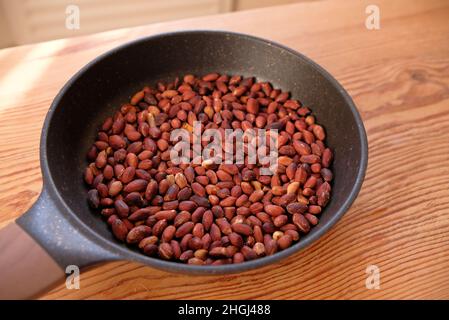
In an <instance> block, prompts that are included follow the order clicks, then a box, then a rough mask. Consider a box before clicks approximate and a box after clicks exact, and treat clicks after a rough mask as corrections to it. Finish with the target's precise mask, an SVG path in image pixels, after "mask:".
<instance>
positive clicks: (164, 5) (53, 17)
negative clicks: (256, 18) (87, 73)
mask: <svg viewBox="0 0 449 320" xmlns="http://www.w3.org/2000/svg"><path fill="white" fill-rule="evenodd" d="M304 1H312V0H160V1H158V0H0V48H5V47H12V46H17V45H22V44H28V43H34V42H39V41H45V40H53V39H59V38H67V37H73V36H78V35H83V34H90V33H95V32H100V31H106V30H112V29H117V28H124V27H132V26H138V25H145V24H150V23H155V22H160V21H167V20H176V19H183V18H190V17H196V16H202V15H211V14H219V13H226V12H232V11H240V10H248V9H255V8H260V7H268V6H273V5H281V4H288V3H293V2H304ZM69 5H76V6H78V7H79V9H80V18H81V19H80V26H81V28H79V29H76V30H71V29H68V28H66V24H65V21H66V17H67V13H66V8H67V6H69ZM204 27H205V28H207V26H204Z"/></svg>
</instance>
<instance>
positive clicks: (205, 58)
mask: <svg viewBox="0 0 449 320" xmlns="http://www.w3.org/2000/svg"><path fill="white" fill-rule="evenodd" d="M210 72H219V73H224V74H241V75H245V76H256V77H257V78H258V79H259V80H266V81H270V82H271V83H272V84H274V86H276V87H279V88H282V89H283V90H285V91H291V93H292V95H293V97H295V98H298V99H300V100H301V101H302V102H303V103H304V104H305V105H307V106H309V107H310V108H311V109H312V111H313V112H314V114H315V115H316V117H317V119H318V121H319V122H320V123H321V124H323V125H324V127H325V128H326V131H327V133H328V134H327V143H328V145H329V146H330V147H331V148H333V150H334V154H335V160H334V163H333V171H334V174H335V178H334V181H333V189H332V190H333V192H332V198H331V201H330V202H329V204H328V206H327V207H326V209H325V210H324V212H323V213H322V216H321V218H320V223H319V225H318V226H316V227H314V228H313V229H312V230H311V232H310V233H309V234H307V235H306V236H304V237H303V238H302V239H301V240H300V241H299V243H297V244H295V245H293V246H292V247H290V248H288V249H286V250H283V251H281V252H279V253H276V254H275V255H272V256H268V257H264V258H261V259H257V260H253V261H250V262H245V263H242V264H236V265H222V266H194V265H186V264H180V263H175V262H167V261H163V260H159V259H156V258H150V257H147V256H145V255H143V254H141V253H140V252H138V251H137V250H135V249H131V248H129V247H127V246H126V245H125V244H122V243H119V242H118V241H116V240H115V239H114V237H113V236H112V233H111V232H110V230H109V229H108V226H107V224H106V223H105V222H104V221H102V220H101V218H100V215H99V214H98V213H95V212H93V211H92V210H90V209H89V207H88V205H87V203H86V189H85V185H84V183H83V179H82V176H83V169H84V168H85V166H86V158H85V154H86V151H87V150H88V148H89V146H90V145H91V144H92V142H93V141H94V138H95V136H96V130H97V128H98V126H99V125H100V124H101V123H102V121H103V120H104V119H105V118H106V117H107V116H110V115H112V113H113V111H114V110H116V109H117V108H118V106H119V105H120V104H121V103H123V102H125V101H128V100H129V96H130V95H131V94H132V93H134V92H135V91H137V90H138V89H140V88H141V87H142V86H143V85H144V84H152V85H154V84H155V83H156V82H157V81H159V80H166V81H168V80H172V79H174V78H175V77H176V76H181V75H183V74H186V73H194V74H197V75H203V74H206V73H210ZM40 159H41V167H42V172H43V180H44V185H43V190H42V193H41V195H40V197H39V199H38V200H37V202H36V203H35V204H34V206H33V207H32V208H31V209H30V210H29V211H28V212H27V213H26V214H24V215H23V216H21V217H20V218H18V219H17V220H16V223H13V224H11V225H9V226H7V227H6V228H5V229H3V230H1V232H0V252H2V253H1V255H2V256H1V259H0V297H6V298H17V297H18V298H23V297H29V296H32V295H35V294H37V293H38V292H39V291H41V290H44V289H45V288H47V287H48V286H50V285H52V284H53V283H54V282H55V281H56V280H57V279H59V278H60V277H61V276H63V275H64V270H65V268H66V266H68V265H76V266H79V267H80V268H82V267H85V266H88V265H92V264H95V263H98V262H100V261H111V260H133V261H138V262H141V263H144V264H146V265H149V266H153V267H156V268H159V269H163V270H166V271H182V272H188V273H196V274H221V273H231V272H240V271H244V270H248V269H252V268H255V267H260V266H263V265H266V264H269V263H272V262H275V261H278V260H280V259H282V258H285V257H287V256H289V255H291V254H292V253H294V252H296V251H298V250H300V249H302V248H304V247H305V246H307V245H309V244H310V243H311V242H313V241H315V240H316V239H318V238H319V237H321V236H322V235H323V234H324V233H325V232H327V231H328V230H329V229H330V228H331V227H332V226H333V225H334V224H335V223H336V222H337V221H338V220H339V219H340V218H341V216H342V215H343V214H344V213H345V212H346V211H347V210H348V208H349V207H350V205H351V204H352V202H353V201H354V199H355V198H356V196H357V194H358V192H359V190H360V187H361V185H362V181H363V178H364V175H365V170H366V165H367V159H368V148H367V140H366V134H365V130H364V127H363V123H362V120H361V118H360V116H359V114H358V112H357V110H356V108H355V106H354V103H353V102H352V100H351V98H350V97H349V95H348V94H347V93H346V91H345V90H344V89H343V88H342V87H341V85H340V84H339V83H338V82H337V81H336V80H335V79H334V78H333V77H332V76H331V75H329V74H328V73H327V72H326V71H325V70H324V69H322V68H321V67H320V66H318V65H317V64H316V63H314V62H313V61H311V60H309V59H308V58H306V57H304V56H303V55H301V54H299V53H297V52H295V51H293V50H291V49H288V48H285V47H283V46H281V45H278V44H276V43H273V42H271V41H268V40H263V39H259V38H255V37H251V36H248V35H243V34H236V33H230V32H217V31H187V32H178V33H169V34H162V35H157V36H153V37H148V38H144V39H140V40H137V41H134V42H131V43H128V44H125V45H123V46H121V47H118V48H116V49H114V50H111V51H109V52H107V53H106V54H104V55H102V56H100V57H98V58H96V59H95V60H94V61H92V62H91V63H89V64H88V65H87V66H85V67H84V68H83V69H81V70H80V71H79V72H78V73H77V74H76V75H75V76H74V77H73V78H72V79H71V80H70V81H69V82H68V83H67V84H66V85H65V86H64V87H63V89H62V90H61V91H60V92H59V94H58V95H57V97H56V98H55V100H54V101H53V103H52V105H51V107H50V110H49V112H48V114H47V118H46V119H45V123H44V127H43V130H42V137H41V149H40ZM30 236H31V237H30ZM12 239H14V241H12Z"/></svg>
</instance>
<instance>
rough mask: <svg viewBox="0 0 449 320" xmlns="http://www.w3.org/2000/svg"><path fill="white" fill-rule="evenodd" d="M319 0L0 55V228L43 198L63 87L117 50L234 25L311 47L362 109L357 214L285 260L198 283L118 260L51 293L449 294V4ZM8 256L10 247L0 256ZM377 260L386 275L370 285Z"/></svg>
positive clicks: (240, 29) (165, 295)
mask: <svg viewBox="0 0 449 320" xmlns="http://www.w3.org/2000/svg"><path fill="white" fill-rule="evenodd" d="M370 3H371V1H368V2H363V1H318V2H307V3H301V4H295V5H288V6H279V7H272V8H265V9H260V10H254V11H247V12H239V13H232V14H226V15H221V16H211V17H204V18H195V19H191V20H183V21H175V22H168V23H160V24H153V25H149V26H143V27H137V28H129V29H121V30H117V31H112V32H107V33H101V34H95V35H90V36H86V37H81V38H72V39H63V40H57V41H51V42H45V43H39V44H35V45H28V46H22V47H17V48H11V49H4V50H1V51H0V137H1V139H0V227H2V226H4V225H6V224H7V223H8V222H9V221H12V220H13V219H15V218H16V217H18V216H19V215H21V214H22V213H23V212H25V211H26V210H27V209H28V208H29V207H30V206H31V205H32V204H33V202H34V201H35V200H36V198H37V196H38V194H39V192H40V190H41V187H42V181H41V172H40V168H39V161H38V159H39V152H38V149H39V136H40V130H41V127H42V123H43V120H44V116H45V114H46V112H47V109H48V107H49V105H50V103H51V101H52V99H53V97H54V96H55V95H56V93H57V92H58V90H59V89H60V88H61V87H62V85H63V84H64V83H65V82H66V81H67V80H68V79H69V78H70V77H71V76H72V75H73V74H74V73H75V72H76V71H77V70H78V69H79V68H81V67H82V66H83V65H84V64H86V63H87V62H88V61H90V60H91V59H93V58H95V57H96V56H97V55H99V54H100V53H103V52H105V51H107V50H109V49H111V48H113V47H115V46H117V45H119V44H122V43H124V42H127V41H129V40H132V39H135V38H138V37H141V36H146V35H150V34H155V33H160V32H166V31H172V30H184V29H206V28H207V29H226V30H232V31H238V32H245V33H249V34H254V35H257V36H261V37H265V38H269V39H272V40H275V41H277V42H280V43H283V44H285V45H287V46H290V47H292V48H294V49H297V50H298V51H300V52H302V53H304V54H306V55H307V56H309V57H310V58H312V59H313V60H315V61H317V62H318V63H319V64H321V65H322V66H323V67H325V68H326V69H327V70H329V71H330V72H331V73H332V74H333V75H334V76H335V77H336V78H337V79H338V80H339V81H340V82H341V83H342V84H343V86H344V87H345V88H346V89H347V90H348V91H349V93H350V94H351V96H352V97H353V98H354V101H355V103H356V105H357V106H358V108H359V110H360V112H361V115H362V117H363V120H364V123H365V126H366V129H367V132H368V140H369V166H368V172H367V176H366V179H365V182H364V185H363V188H362V191H361V193H360V195H359V197H358V198H357V200H356V201H355V203H354V205H353V206H352V208H351V209H350V211H349V212H348V213H347V214H346V215H345V216H344V217H343V219H342V220H341V221H340V222H339V223H338V224H337V225H336V226H335V227H334V228H333V229H332V230H331V231H330V232H329V233H328V234H326V235H325V236H324V237H323V238H321V239H320V240H319V241H317V242H316V243H314V244H313V245H311V246H310V247H308V248H307V249H306V250H303V251H302V252H300V253H298V254H295V255H293V256H292V257H290V258H288V259H286V260H283V261H281V262H279V263H277V264H274V265H270V266H267V267H264V268H261V269H257V270H254V271H249V272H245V273H242V274H235V275H227V276H214V277H200V276H195V277H192V276H186V275H180V274H171V273H166V272H162V271H158V270H154V269H152V268H149V267H146V266H142V265H139V264H136V263H131V262H114V263H108V264H104V265H102V266H97V267H94V268H91V269H90V270H87V271H85V272H83V273H82V275H81V289H80V290H67V289H66V288H65V286H64V285H63V284H61V285H60V286H58V287H57V288H55V289H54V290H53V291H51V292H49V293H48V294H46V295H45V296H43V298H46V299H48V298H50V299H54V298H62V299H78V298H99V299H109V298H113V299H140V298H145V299H164V298H165V299H173V298H177V299H179V298H192V299H197V298H200V299H211V298H216V299H220V298H240V299H257V298H267V299H322V298H324V299H330V298H337V299H347V298H350V299H372V298H375V299H378V298H416V299H419V298H446V299H447V298H449V23H448V21H449V2H448V1H445V0H441V1H433V0H432V1H429V0H424V1H413V2H411V1H406V0H399V1H386V0H385V1H383V0H381V1H376V4H377V5H378V6H379V8H380V18H381V24H380V26H381V29H380V30H368V29H367V28H366V27H365V18H366V16H367V15H366V13H365V7H366V5H368V4H370ZM0 254H1V253H0ZM368 265H376V266H378V267H379V269H380V276H381V284H380V289H379V290H373V289H371V290H370V289H367V288H366V286H365V280H366V277H367V274H366V273H365V271H366V268H367V266H368Z"/></svg>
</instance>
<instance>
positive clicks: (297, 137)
mask: <svg viewBox="0 0 449 320" xmlns="http://www.w3.org/2000/svg"><path fill="white" fill-rule="evenodd" d="M195 121H200V122H201V130H206V129H219V130H224V129H234V130H235V129H242V130H247V129H252V128H255V129H257V128H259V129H277V130H278V141H277V143H278V152H279V158H278V166H277V171H276V172H275V174H273V175H261V174H260V171H261V170H260V169H261V167H262V166H261V165H260V164H257V163H256V164H251V163H249V162H248V150H247V149H245V162H244V163H243V164H225V163H214V162H211V161H203V162H199V163H194V162H193V161H192V162H190V163H183V164H179V165H175V164H174V163H173V162H172V161H171V158H170V150H171V148H172V147H173V145H175V143H176V142H175V141H171V140H170V133H171V132H172V131H173V130H174V129H186V130H188V131H189V132H190V133H191V132H192V130H193V125H194V122H195ZM325 137H326V134H325V131H324V129H323V127H322V126H320V125H319V124H317V123H316V122H315V117H314V116H313V115H312V114H311V111H310V109H309V108H307V107H306V106H302V105H301V103H300V102H299V101H298V100H294V99H291V98H290V94H289V93H288V92H284V91H281V90H279V89H274V88H273V87H272V86H271V84H270V83H268V82H257V81H256V80H255V78H253V77H248V78H243V77H241V76H238V75H237V76H227V75H219V74H217V73H210V74H207V75H205V76H203V77H201V78H197V77H195V76H193V75H186V76H184V77H183V78H182V80H181V79H178V78H177V79H175V80H174V81H173V82H172V83H168V84H164V83H158V84H157V86H156V88H151V87H144V88H143V89H142V90H141V91H138V92H137V93H135V94H134V95H133V96H132V98H131V100H130V102H129V103H126V104H123V105H122V106H121V108H120V109H119V110H118V111H117V112H115V114H114V115H113V116H112V117H109V118H107V119H106V120H105V121H104V123H103V124H102V125H101V127H100V128H99V131H98V135H97V138H96V141H95V143H94V144H93V145H92V147H91V148H90V149H89V151H88V153H87V158H88V161H89V165H88V166H87V168H86V169H85V173H84V180H85V182H86V184H87V185H88V186H89V191H88V193H87V200H88V203H89V205H90V206H91V207H92V208H93V209H96V210H98V212H100V213H101V215H102V216H103V217H104V218H105V220H106V221H107V223H108V224H109V225H110V226H111V229H112V232H113V234H114V236H115V237H116V238H117V239H118V240H119V241H122V242H126V243H127V244H128V245H131V246H138V247H139V248H140V249H141V250H142V252H143V253H144V254H146V255H148V256H152V257H159V258H161V259H165V260H170V261H177V262H182V263H188V264H195V265H221V264H229V263H241V262H244V261H248V260H252V259H257V258H260V257H264V256H269V255H272V254H274V253H276V252H277V251H279V250H283V249H286V248H288V247H290V246H291V245H292V244H294V243H295V242H297V241H299V239H300V237H301V235H303V234H306V233H308V232H309V231H310V229H311V227H313V226H315V225H316V224H318V222H319V215H320V213H321V212H322V210H323V208H324V207H325V206H326V204H327V203H328V201H329V199H330V193H331V185H330V182H331V181H332V177H333V174H332V171H331V170H330V168H329V167H330V165H331V162H332V158H333V155H332V151H331V150H330V149H329V148H328V147H327V146H326V144H325V142H324V141H325ZM205 143H206V142H204V141H202V144H203V145H204V144H205ZM206 144H207V143H206Z"/></svg>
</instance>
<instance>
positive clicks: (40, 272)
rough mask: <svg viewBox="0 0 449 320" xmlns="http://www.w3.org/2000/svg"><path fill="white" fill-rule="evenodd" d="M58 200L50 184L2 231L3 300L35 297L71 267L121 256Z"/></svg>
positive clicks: (0, 293) (0, 288)
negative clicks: (97, 237)
mask: <svg viewBox="0 0 449 320" xmlns="http://www.w3.org/2000/svg"><path fill="white" fill-rule="evenodd" d="M54 199H57V195H56V194H52V193H51V191H49V190H48V189H47V188H46V187H45V184H44V189H43V190H42V193H41V194H40V196H39V198H38V200H37V201H36V203H34V205H33V206H32V207H31V208H30V209H29V210H28V212H26V213H25V214H24V215H22V216H21V217H19V218H18V219H17V220H16V221H15V222H12V223H10V224H9V225H7V226H6V227H4V228H3V229H1V230H0V299H30V298H34V297H36V296H38V295H39V294H41V293H43V292H46V291H48V290H49V289H50V288H51V287H52V286H54V285H56V284H57V283H58V282H60V281H61V280H63V279H64V277H65V276H66V273H65V270H66V268H67V267H68V266H70V267H71V268H73V266H74V267H78V268H79V269H82V268H83V267H86V266H89V265H93V264H95V263H98V262H104V261H111V260H118V259H119V257H118V255H117V254H116V253H114V250H113V249H112V248H108V246H107V243H105V242H106V241H101V240H100V239H94V238H92V234H89V235H88V234H87V233H86V232H87V231H86V230H85V228H83V227H82V225H80V223H79V222H76V221H74V218H73V217H71V216H70V215H69V214H64V212H65V210H67V209H66V208H64V206H63V205H62V204H61V203H60V202H59V201H58V200H54ZM80 279H81V281H80V282H82V275H81V276H80ZM80 287H82V283H80Z"/></svg>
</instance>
